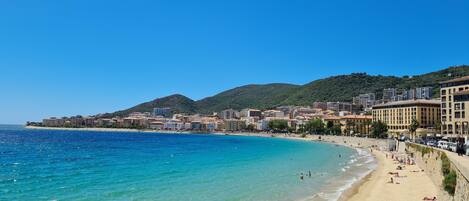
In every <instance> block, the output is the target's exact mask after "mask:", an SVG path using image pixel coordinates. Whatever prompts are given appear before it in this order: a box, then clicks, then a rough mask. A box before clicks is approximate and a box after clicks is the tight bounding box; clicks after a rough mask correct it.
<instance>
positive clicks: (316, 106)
mask: <svg viewBox="0 0 469 201" xmlns="http://www.w3.org/2000/svg"><path fill="white" fill-rule="evenodd" d="M313 108H314V109H321V110H327V103H325V102H319V101H316V102H314V103H313Z"/></svg>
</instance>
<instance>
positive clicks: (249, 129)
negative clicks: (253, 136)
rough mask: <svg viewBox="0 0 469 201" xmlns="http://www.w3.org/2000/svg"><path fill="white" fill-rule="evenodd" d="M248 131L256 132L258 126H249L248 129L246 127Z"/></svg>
mask: <svg viewBox="0 0 469 201" xmlns="http://www.w3.org/2000/svg"><path fill="white" fill-rule="evenodd" d="M246 130H247V131H254V130H256V126H255V125H254V124H249V125H248V126H247V127H246Z"/></svg>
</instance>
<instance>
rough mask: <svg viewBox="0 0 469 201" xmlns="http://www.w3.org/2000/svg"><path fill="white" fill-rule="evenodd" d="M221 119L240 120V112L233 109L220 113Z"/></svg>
mask: <svg viewBox="0 0 469 201" xmlns="http://www.w3.org/2000/svg"><path fill="white" fill-rule="evenodd" d="M218 116H219V117H220V119H237V118H239V112H238V111H236V110H233V109H227V110H223V111H221V112H220V113H218Z"/></svg>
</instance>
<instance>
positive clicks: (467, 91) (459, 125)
mask: <svg viewBox="0 0 469 201" xmlns="http://www.w3.org/2000/svg"><path fill="white" fill-rule="evenodd" d="M440 87H441V88H440V97H441V133H442V134H443V135H445V136H446V137H449V138H454V137H460V136H461V135H466V136H467V135H468V134H469V125H468V124H469V123H468V122H469V116H468V115H469V114H468V115H466V113H468V112H467V111H466V110H467V109H466V108H467V107H466V106H467V105H468V102H469V76H465V77H461V78H456V79H452V80H448V81H444V82H440Z"/></svg>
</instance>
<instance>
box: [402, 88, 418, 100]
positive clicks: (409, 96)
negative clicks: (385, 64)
mask: <svg viewBox="0 0 469 201" xmlns="http://www.w3.org/2000/svg"><path fill="white" fill-rule="evenodd" d="M402 98H403V100H414V99H417V96H416V93H415V89H409V90H405V91H404V92H402Z"/></svg>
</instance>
